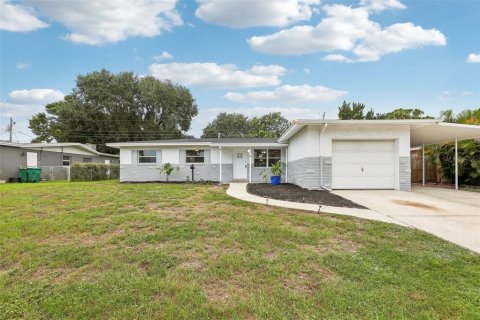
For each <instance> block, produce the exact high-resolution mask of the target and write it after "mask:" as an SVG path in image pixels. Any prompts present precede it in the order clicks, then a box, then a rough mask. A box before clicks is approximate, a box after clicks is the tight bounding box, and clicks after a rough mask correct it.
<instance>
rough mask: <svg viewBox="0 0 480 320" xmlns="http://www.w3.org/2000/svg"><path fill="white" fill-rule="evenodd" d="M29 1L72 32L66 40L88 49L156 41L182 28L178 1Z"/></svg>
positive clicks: (28, 0) (66, 36)
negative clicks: (139, 40)
mask: <svg viewBox="0 0 480 320" xmlns="http://www.w3.org/2000/svg"><path fill="white" fill-rule="evenodd" d="M26 1H27V2H28V3H32V5H34V6H35V8H36V9H38V10H39V11H40V13H41V14H42V15H44V16H46V17H48V18H50V19H52V20H54V21H58V22H60V23H62V24H64V25H65V26H66V27H67V28H69V29H70V30H71V32H70V33H68V34H67V35H65V36H64V38H65V39H67V40H69V41H72V42H75V43H82V44H88V45H99V44H104V43H114V42H118V41H121V40H125V39H127V38H128V37H153V36H157V35H159V34H160V33H161V32H162V30H170V29H171V28H172V27H174V26H178V25H181V24H182V19H181V17H180V15H179V13H178V12H177V11H176V10H175V5H176V0H164V1H156V0H136V1H131V0H110V1H34V0H26Z"/></svg>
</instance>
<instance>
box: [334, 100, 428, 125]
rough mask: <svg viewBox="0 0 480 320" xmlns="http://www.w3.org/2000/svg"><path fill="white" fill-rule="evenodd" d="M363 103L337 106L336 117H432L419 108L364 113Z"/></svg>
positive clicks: (363, 118)
mask: <svg viewBox="0 0 480 320" xmlns="http://www.w3.org/2000/svg"><path fill="white" fill-rule="evenodd" d="M365 108H366V107H365V105H364V104H363V103H359V102H348V103H347V102H346V101H343V104H342V105H341V106H340V107H339V108H338V118H339V119H341V120H375V119H433V117H430V116H426V115H425V113H424V112H423V111H422V110H420V109H403V108H397V109H395V110H393V111H390V112H387V113H375V112H374V111H373V109H370V111H368V112H367V113H364V110H365Z"/></svg>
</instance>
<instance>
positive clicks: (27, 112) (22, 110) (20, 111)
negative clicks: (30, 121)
mask: <svg viewBox="0 0 480 320" xmlns="http://www.w3.org/2000/svg"><path fill="white" fill-rule="evenodd" d="M44 107H45V105H43V104H36V103H12V102H6V101H1V100H0V114H1V115H2V117H3V116H6V117H13V118H14V119H16V118H22V117H29V116H32V115H34V114H36V113H38V112H42V111H44Z"/></svg>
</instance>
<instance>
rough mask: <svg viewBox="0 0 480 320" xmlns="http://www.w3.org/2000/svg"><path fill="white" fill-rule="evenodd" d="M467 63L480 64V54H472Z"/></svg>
mask: <svg viewBox="0 0 480 320" xmlns="http://www.w3.org/2000/svg"><path fill="white" fill-rule="evenodd" d="M466 62H467V63H480V53H470V54H469V55H468V57H467V60H466Z"/></svg>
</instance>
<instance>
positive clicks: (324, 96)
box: [225, 84, 348, 105]
mask: <svg viewBox="0 0 480 320" xmlns="http://www.w3.org/2000/svg"><path fill="white" fill-rule="evenodd" d="M347 94H348V92H347V91H342V90H335V89H331V88H327V87H324V86H310V85H306V84H305V85H301V86H292V85H284V86H281V87H278V88H276V89H274V90H271V91H252V92H247V93H238V92H228V93H227V94H225V98H227V99H228V100H230V101H236V102H242V103H244V102H246V103H270V102H273V103H275V104H276V105H291V104H304V105H305V104H311V103H322V102H331V101H334V100H336V99H338V98H340V97H342V96H346V95H347Z"/></svg>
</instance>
